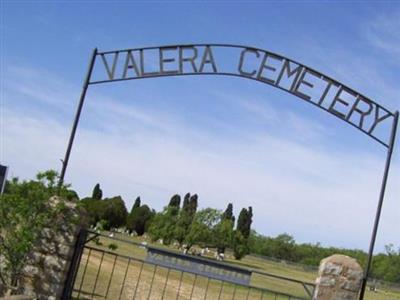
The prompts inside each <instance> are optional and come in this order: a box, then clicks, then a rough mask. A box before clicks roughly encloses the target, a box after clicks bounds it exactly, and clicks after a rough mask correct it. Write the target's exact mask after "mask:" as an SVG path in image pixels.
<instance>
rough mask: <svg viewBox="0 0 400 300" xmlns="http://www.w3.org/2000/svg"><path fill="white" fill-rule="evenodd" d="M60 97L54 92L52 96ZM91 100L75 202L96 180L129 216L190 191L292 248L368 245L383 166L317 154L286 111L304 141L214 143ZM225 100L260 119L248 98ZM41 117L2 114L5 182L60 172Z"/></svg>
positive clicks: (61, 134) (139, 112)
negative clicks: (285, 237)
mask: <svg viewBox="0 0 400 300" xmlns="http://www.w3.org/2000/svg"><path fill="white" fill-rule="evenodd" d="M39 77H40V78H42V77H41V76H39ZM44 80H45V79H44ZM20 84H22V85H23V84H24V82H23V81H21V82H20ZM32 84H36V85H38V86H40V85H41V84H42V83H40V82H37V81H36V82H33V83H32ZM9 88H13V89H14V90H13V92H14V93H15V94H16V95H14V97H16V99H18V93H20V94H23V95H25V94H24V93H25V90H24V89H22V90H19V89H18V86H12V87H11V86H9ZM64 90H65V89H63V88H62V87H60V89H57V91H58V92H56V93H55V95H54V96H55V97H56V98H57V94H58V93H63V91H64ZM32 97H36V98H40V97H41V94H40V93H38V94H36V95H35V96H34V95H32ZM68 97H69V96H68ZM90 98H96V100H98V103H99V104H98V105H96V106H95V105H92V104H90V101H88V104H87V105H89V106H90V109H89V110H88V117H87V118H86V119H85V120H83V123H82V124H81V127H80V129H79V130H78V134H77V138H76V141H75V146H74V149H73V152H72V156H71V161H70V165H69V169H68V172H67V178H66V180H67V182H72V184H73V187H74V188H75V189H77V191H78V192H79V194H80V196H82V197H83V196H86V195H89V194H90V192H91V189H92V188H93V186H94V184H95V183H96V182H97V181H99V182H100V183H101V185H102V188H103V190H104V192H105V195H106V196H113V195H116V194H122V196H123V197H124V199H125V200H126V201H127V207H128V209H129V208H130V206H131V205H132V202H133V200H134V198H135V197H136V196H137V195H141V196H142V199H143V201H144V202H146V203H149V204H150V205H151V206H153V207H155V208H157V209H160V208H161V207H162V206H163V205H165V204H166V203H167V201H168V198H169V197H170V196H171V195H172V194H174V193H180V194H184V193H186V192H188V191H189V192H196V193H199V195H200V204H201V206H203V207H205V206H212V207H218V208H221V209H222V208H224V207H225V206H226V204H227V203H228V202H233V203H234V207H235V209H236V211H237V212H238V211H239V210H240V208H241V207H243V206H250V205H251V206H253V208H254V210H255V220H254V224H255V228H256V229H257V230H258V231H259V232H262V233H265V234H270V235H276V234H278V233H281V232H284V231H286V232H289V233H291V234H294V235H295V237H296V238H298V239H299V240H301V241H312V242H316V241H321V242H323V243H325V244H333V245H339V246H346V247H363V248H364V249H365V248H366V247H367V245H368V240H369V235H370V230H371V228H372V218H373V216H374V209H375V205H376V201H377V197H378V188H379V183H380V176H381V173H382V172H381V170H382V167H383V161H382V160H381V159H379V158H377V157H376V156H375V155H372V154H368V153H366V152H365V153H363V152H360V153H354V152H348V153H346V152H341V151H340V150H338V149H335V148H331V149H327V148H326V147H321V145H320V144H318V143H319V140H318V136H319V135H320V131H321V130H322V129H321V128H320V126H322V125H317V124H314V122H313V121H310V120H309V119H306V118H305V117H304V118H303V117H300V116H299V115H297V114H294V113H292V112H287V116H289V119H290V120H289V122H287V124H286V125H285V126H288V127H290V128H291V129H293V130H294V132H306V135H307V136H309V137H310V138H308V139H307V140H306V142H304V140H298V139H295V138H278V137H277V136H275V135H274V134H273V133H271V132H269V131H268V132H265V131H263V132H262V134H260V132H259V131H254V132H246V136H247V138H246V140H245V141H244V140H243V139H241V135H238V136H237V137H236V138H234V139H232V138H231V137H230V138H221V136H220V135H217V134H215V133H214V132H213V131H205V130H201V129H199V128H195V127H190V126H188V124H187V123H185V122H184V121H182V120H181V119H180V118H178V117H176V116H175V115H171V114H169V113H167V112H165V111H160V110H157V109H153V110H146V109H143V108H139V107H138V106H135V105H134V104H126V103H123V102H118V101H113V99H111V98H107V97H106V96H105V95H98V94H91V96H90ZM229 99H230V100H232V99H233V100H235V99H236V101H239V102H238V103H239V105H241V107H245V108H247V109H248V110H249V111H250V112H253V113H257V112H259V110H258V109H257V105H258V103H257V100H254V99H253V98H252V99H253V100H251V101H249V100H246V101H243V100H241V97H237V98H233V97H229ZM54 105H55V106H56V107H58V106H62V105H64V103H63V102H62V101H61V102H60V103H59V104H57V103H55V104H54ZM45 112H46V106H40V105H39V106H37V107H36V108H35V110H31V111H29V112H25V111H22V110H21V109H20V108H19V107H18V106H13V105H8V106H7V107H4V108H3V116H4V120H3V121H2V122H3V124H6V129H5V130H4V139H2V143H3V149H4V153H3V159H4V161H6V162H7V164H9V165H10V166H11V175H21V176H22V177H25V178H27V177H33V175H34V174H35V173H36V172H37V171H38V170H43V169H47V168H56V169H59V167H60V161H59V159H60V158H62V156H63V154H64V149H65V147H66V141H67V138H68V134H69V132H68V130H69V124H67V125H66V124H65V123H64V122H63V121H62V120H59V119H57V118H56V117H54V115H53V114H50V113H48V114H46V113H45ZM275 114H276V112H274V108H272V107H271V108H266V109H265V110H264V111H261V112H260V114H259V116H260V117H262V118H265V119H266V121H268V122H272V123H274V122H276V121H278V125H279V118H277V117H275ZM101 123H105V124H107V126H104V128H107V130H103V129H104V128H103V127H102V126H100V124H101ZM90 124H91V125H90ZM140 124H142V125H140ZM221 126H222V125H221ZM132 127H133V128H135V130H134V131H133V130H131V128H132ZM99 128H100V130H99ZM288 129H289V128H288ZM243 130H244V131H245V130H246V129H243ZM323 130H325V128H323ZM390 178H391V179H390V182H389V187H390V188H389V193H388V196H387V199H386V203H385V206H384V218H383V219H382V234H381V235H380V239H379V244H378V247H377V248H378V249H379V250H382V248H383V245H384V244H387V243H389V242H392V243H395V244H400V240H399V237H398V235H397V233H396V231H394V230H392V229H391V227H392V226H393V225H394V224H396V222H397V221H396V220H398V219H399V217H400V211H399V209H398V206H397V204H396V197H395V195H398V194H399V192H400V190H399V186H398V185H396V184H395V183H396V182H399V179H400V174H399V168H398V162H397V163H396V164H395V165H394V166H393V168H392V173H391V177H390Z"/></svg>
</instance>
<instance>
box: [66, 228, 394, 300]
mask: <svg viewBox="0 0 400 300" xmlns="http://www.w3.org/2000/svg"><path fill="white" fill-rule="evenodd" d="M116 237H118V238H121V239H124V240H128V241H134V242H142V241H143V239H141V238H137V237H129V236H127V235H122V234H117V235H116ZM100 242H101V245H96V244H95V243H94V242H90V243H89V245H88V246H91V247H94V248H98V249H103V250H108V251H110V250H109V249H108V245H109V244H110V243H114V244H116V245H117V246H118V249H116V250H115V251H113V252H115V253H116V254H118V255H126V256H130V257H134V258H137V259H142V260H143V259H145V257H146V249H144V248H141V247H138V246H137V245H133V244H129V243H125V242H120V241H116V240H112V239H109V238H106V237H101V238H100ZM155 246H157V247H166V246H163V245H160V244H157V245H155ZM168 249H169V250H171V248H168ZM88 258H89V260H88ZM225 262H228V263H232V264H236V265H239V266H242V267H246V268H252V269H257V270H260V271H264V272H267V273H270V274H274V275H278V276H284V277H289V278H292V279H297V280H301V281H305V282H311V283H312V282H314V280H315V278H316V277H317V274H316V273H317V272H316V271H309V270H308V271H307V270H304V269H303V268H302V267H298V266H292V265H287V264H284V263H280V262H276V261H270V260H266V259H262V258H258V257H253V256H246V257H245V258H244V259H242V260H241V261H236V260H234V259H232V258H231V257H230V255H229V253H228V255H227V258H226V259H225ZM100 263H101V264H100ZM100 265H101V267H100V268H99V266H100ZM85 266H86V271H85V273H84V269H85ZM83 275H84V280H83V281H82V277H83ZM96 278H97V283H96ZM123 283H124V284H123ZM251 285H252V286H254V287H260V288H263V289H268V290H272V291H278V292H282V293H288V294H291V295H294V296H296V297H300V298H308V296H307V293H306V291H305V290H304V287H303V286H302V285H301V284H298V283H293V282H288V281H284V280H281V279H276V278H272V277H269V276H264V275H260V274H256V273H253V275H252V278H251ZM75 289H76V290H81V293H80V294H79V295H78V292H74V294H73V296H74V297H75V298H79V299H288V297H285V296H278V297H277V298H275V294H273V293H266V292H265V293H262V292H261V291H260V290H258V289H250V290H249V289H248V288H244V287H240V286H237V285H233V284H229V283H222V282H221V281H217V280H208V279H207V278H205V277H202V276H197V275H193V274H189V273H181V272H180V271H176V270H170V271H168V269H167V268H163V267H160V266H158V267H155V266H153V265H150V264H147V263H145V264H142V262H140V261H136V260H129V259H128V258H125V257H121V256H118V257H116V256H115V255H113V254H105V255H102V253H101V252H100V251H95V250H89V249H85V252H84V254H83V256H82V260H81V264H80V268H79V272H78V275H77V279H76V282H75ZM365 299H366V300H372V299H377V300H400V292H399V291H394V290H392V291H390V290H387V291H384V290H380V291H378V292H377V293H374V292H370V291H367V293H366V297H365Z"/></svg>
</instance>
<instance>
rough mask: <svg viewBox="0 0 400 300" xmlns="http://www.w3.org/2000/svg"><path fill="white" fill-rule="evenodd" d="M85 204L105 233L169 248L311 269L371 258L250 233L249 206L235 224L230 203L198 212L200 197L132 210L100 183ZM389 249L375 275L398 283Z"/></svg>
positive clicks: (399, 258) (398, 259)
mask: <svg viewBox="0 0 400 300" xmlns="http://www.w3.org/2000/svg"><path fill="white" fill-rule="evenodd" d="M81 201H82V204H83V205H84V207H86V209H87V211H88V214H89V217H90V222H91V224H92V225H93V226H97V227H99V226H100V227H102V228H103V229H107V230H109V229H111V228H117V227H125V228H126V230H128V231H129V232H136V233H137V234H138V235H143V234H144V233H147V234H148V235H149V236H150V237H151V239H152V240H154V241H156V240H162V242H163V243H164V244H166V245H168V244H171V243H178V244H179V245H180V246H181V247H185V248H186V249H187V250H188V249H190V248H191V247H192V246H194V245H197V246H200V247H215V248H217V249H218V252H220V253H223V252H224V251H225V249H226V248H230V249H232V250H233V253H234V256H235V258H237V259H241V258H242V257H243V256H244V255H246V254H249V253H253V254H259V255H262V256H268V257H272V258H275V259H279V260H286V261H290V262H295V263H301V264H304V265H309V266H318V265H319V263H320V261H321V260H322V259H323V258H325V257H328V256H330V255H333V254H337V253H339V254H344V255H348V256H351V257H353V258H356V259H357V260H358V262H359V263H360V265H361V266H365V262H366V259H367V254H366V253H365V252H364V251H362V250H350V249H342V248H334V247H322V246H321V245H320V244H319V243H317V244H298V243H296V241H295V239H294V238H293V237H292V236H290V235H288V234H281V235H279V236H277V237H275V238H272V237H267V236H263V235H260V234H258V233H257V232H255V231H254V230H251V223H252V218H253V211H252V208H251V207H249V208H243V209H242V210H241V211H240V214H239V217H238V219H237V220H236V218H235V216H234V214H233V206H232V204H231V203H229V204H228V205H227V208H226V210H225V211H224V212H222V211H219V210H216V209H213V208H206V209H202V210H198V209H197V208H198V196H197V195H196V194H195V195H191V194H189V193H188V194H186V195H185V196H184V197H183V202H182V203H181V197H180V196H179V195H174V196H172V198H171V199H170V201H169V203H168V205H167V206H166V207H164V209H163V210H162V211H161V212H156V211H155V210H154V209H151V208H150V207H149V206H147V205H142V203H141V199H140V197H138V198H137V199H136V200H135V203H134V205H133V207H132V209H131V211H130V212H128V211H127V209H126V207H125V204H124V201H123V200H122V198H121V197H120V196H118V197H113V198H106V199H102V191H101V189H100V186H99V185H98V184H97V185H96V186H95V188H94V189H93V194H92V197H90V198H84V199H82V200H81ZM181 204H182V205H181ZM385 250H386V251H385V252H386V253H381V254H378V255H375V256H374V259H373V264H372V271H371V276H372V277H374V278H376V279H380V280H385V281H390V282H396V283H400V249H397V250H396V249H395V248H394V246H393V245H388V246H386V247H385Z"/></svg>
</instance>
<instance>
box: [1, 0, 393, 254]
mask: <svg viewBox="0 0 400 300" xmlns="http://www.w3.org/2000/svg"><path fill="white" fill-rule="evenodd" d="M1 6H2V7H1V14H2V16H1V22H2V24H1V74H0V75H1V132H0V133H1V145H0V150H1V152H0V161H1V163H2V164H6V165H9V166H10V175H14V176H20V177H22V178H31V177H32V176H33V175H34V174H35V173H36V172H37V171H39V170H43V169H48V168H53V169H58V170H59V169H60V167H61V164H60V159H61V158H63V155H64V151H65V147H66V143H67V138H68V135H69V130H70V127H71V122H72V118H73V115H74V112H75V108H76V104H77V101H78V98H79V93H80V89H81V86H82V82H83V77H84V74H85V72H86V68H87V64H88V60H89V55H90V52H91V50H92V49H93V48H94V47H98V48H99V50H104V51H106V50H114V49H120V48H121V49H122V48H135V47H141V46H154V45H156V46H157V45H164V44H175V43H177V44H179V43H233V44H244V45H249V46H255V47H259V48H263V49H266V50H269V51H272V52H276V53H279V54H281V55H284V56H287V57H289V58H291V59H294V60H297V61H299V62H301V63H304V64H306V65H308V66H310V67H312V68H315V69H317V70H318V71H321V72H322V73H325V74H327V75H329V76H332V77H333V78H335V79H337V80H338V81H341V82H343V83H345V84H347V85H349V86H350V87H352V88H354V89H355V90H357V91H359V92H361V93H362V94H365V95H367V96H368V97H370V98H372V99H374V100H376V101H377V102H378V103H380V104H382V105H383V106H385V107H386V108H388V109H389V110H391V111H395V110H398V109H399V107H400V88H399V85H398V73H399V70H400V68H399V67H400V22H399V21H398V20H399V18H400V5H399V4H397V3H396V2H381V3H378V2H376V3H374V2H346V3H343V2H339V1H337V2H328V1H320V2H313V1H307V2H289V1H286V2H237V1H232V2H227V1H219V2H206V1H204V2H182V1H174V2H167V1H158V2H156V1H153V2H152V1H150V2H134V3H133V2H125V1H118V2H117V1H116V2H106V1H97V2H90V1H84V2H78V1H51V2H50V1H35V2H33V1H32V2H28V1H2V2H1ZM399 153H400V152H399V150H398V147H396V149H395V154H394V159H393V165H392V170H391V173H390V178H389V182H388V191H387V197H386V201H385V204H384V208H383V213H382V222H381V227H380V230H379V233H378V240H377V250H378V251H382V250H383V248H384V247H383V246H384V245H385V244H388V243H393V244H395V245H396V246H398V247H400V239H399V235H398V224H399V223H398V220H399V219H400V204H399V201H398V197H399V196H398V195H399V193H400V187H399V186H400V184H399V182H400V172H399V171H400V170H399V164H400V156H399ZM384 158H385V151H384V148H383V147H382V146H381V145H379V144H377V143H376V142H374V141H373V140H372V139H369V138H368V137H367V136H365V135H363V134H361V133H360V132H358V131H357V130H356V129H354V128H353V127H351V126H349V125H348V124H346V123H344V122H341V121H340V120H338V119H337V118H334V117H333V116H331V115H329V114H327V113H326V112H324V111H322V110H319V109H318V108H315V107H313V106H310V105H309V104H307V103H305V102H304V101H302V100H299V99H298V98H296V97H294V96H292V95H289V94H287V93H284V92H282V91H280V90H277V89H275V88H273V87H271V86H267V85H263V84H260V83H257V82H253V81H249V80H244V79H241V78H232V77H210V76H195V77H179V78H178V77H169V78H158V79H146V80H135V81H127V82H122V83H113V84H104V85H98V86H91V87H90V89H89V92H88V95H87V101H86V103H85V107H84V111H83V115H82V119H81V123H80V126H79V129H78V134H77V136H76V140H75V145H74V149H73V152H72V156H71V160H70V165H69V169H68V171H67V176H66V181H67V182H71V183H72V185H73V187H74V188H75V189H76V190H77V191H78V193H79V195H80V196H81V197H84V196H87V195H89V194H90V193H91V190H92V188H93V186H94V184H96V183H97V182H100V183H101V185H102V188H103V191H104V193H105V195H106V196H113V195H116V194H121V195H122V196H123V198H124V199H125V201H126V205H127V207H128V209H130V207H131V205H132V203H133V200H134V199H135V197H136V196H138V195H140V196H141V197H142V201H143V202H145V203H147V204H150V205H151V206H152V207H154V208H156V209H161V208H162V207H163V206H164V205H165V204H166V203H167V201H168V199H169V197H170V196H171V195H172V194H174V193H180V194H184V193H186V192H192V193H198V194H199V197H200V205H201V206H202V207H206V206H212V207H216V208H220V209H224V208H225V206H226V205H227V203H228V202H233V204H234V207H235V211H236V213H238V211H239V210H240V209H241V207H243V206H249V205H252V206H253V208H254V210H255V216H254V228H255V229H256V230H257V231H258V232H260V233H263V234H266V235H270V236H275V235H277V234H279V233H283V232H288V233H290V234H292V235H294V237H295V238H296V240H298V241H300V242H321V243H322V244H323V245H333V246H340V247H355V248H361V249H366V248H367V246H368V243H369V238H370V234H371V229H372V222H373V217H374V212H375V208H376V204H377V199H378V192H379V185H380V181H381V176H382V172H383V166H384Z"/></svg>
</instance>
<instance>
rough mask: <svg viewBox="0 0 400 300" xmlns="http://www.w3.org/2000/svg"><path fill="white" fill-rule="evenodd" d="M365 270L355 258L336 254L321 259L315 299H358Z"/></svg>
mask: <svg viewBox="0 0 400 300" xmlns="http://www.w3.org/2000/svg"><path fill="white" fill-rule="evenodd" d="M362 278H363V271H362V268H361V267H360V265H359V264H358V263H357V261H356V260H355V259H354V258H351V257H349V256H345V255H339V254H335V255H332V256H330V257H328V258H325V259H323V260H322V261H321V264H320V267H319V271H318V278H317V280H316V288H315V292H314V297H313V299H314V300H357V299H358V295H359V291H360V289H361V283H362Z"/></svg>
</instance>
